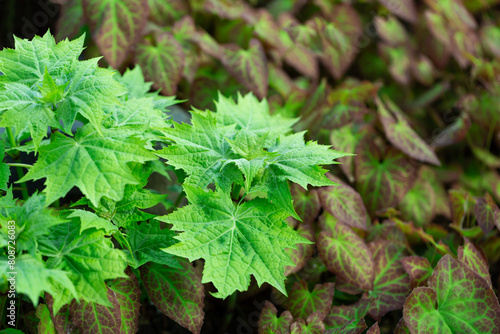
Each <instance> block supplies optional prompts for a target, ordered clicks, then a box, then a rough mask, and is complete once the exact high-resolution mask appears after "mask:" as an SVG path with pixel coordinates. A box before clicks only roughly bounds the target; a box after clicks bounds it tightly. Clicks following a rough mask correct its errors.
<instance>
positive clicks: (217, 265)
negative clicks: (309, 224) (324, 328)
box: [161, 186, 309, 298]
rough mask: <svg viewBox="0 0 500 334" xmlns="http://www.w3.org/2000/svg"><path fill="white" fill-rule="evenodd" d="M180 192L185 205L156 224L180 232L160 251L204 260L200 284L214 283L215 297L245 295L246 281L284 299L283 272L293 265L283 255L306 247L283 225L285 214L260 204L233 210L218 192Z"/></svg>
mask: <svg viewBox="0 0 500 334" xmlns="http://www.w3.org/2000/svg"><path fill="white" fill-rule="evenodd" d="M184 190H185V192H186V195H187V198H188V201H189V203H190V204H189V205H188V206H185V207H183V208H181V209H179V210H177V211H175V212H173V213H172V214H170V215H168V216H164V217H162V218H161V220H162V221H164V222H168V223H170V224H173V230H175V231H182V232H184V233H181V234H180V235H179V236H178V237H177V239H178V240H179V241H180V242H179V243H177V244H175V245H173V246H171V247H169V248H167V249H165V251H167V252H168V253H171V254H174V255H178V256H182V257H187V258H189V260H190V261H194V260H195V259H199V258H204V259H205V269H204V273H203V283H206V282H213V283H214V285H215V287H216V288H217V290H218V292H217V293H215V294H214V295H215V296H217V297H221V298H225V297H227V296H228V295H230V294H231V293H233V292H234V291H235V290H240V291H243V290H245V289H247V288H248V285H249V284H250V275H253V276H254V277H255V278H256V280H257V283H258V284H259V285H261V284H262V283H264V282H268V283H269V284H271V285H273V286H274V287H276V288H277V289H278V290H279V291H280V292H282V293H283V294H286V290H285V286H284V279H285V276H284V274H283V268H284V266H286V265H293V262H292V261H291V260H290V257H289V255H288V254H287V253H286V252H285V249H286V248H293V247H294V246H295V244H297V243H309V241H308V240H307V239H305V238H303V237H301V236H300V235H298V234H297V233H296V232H295V231H293V230H292V229H291V228H290V227H289V226H288V225H287V224H286V222H284V220H285V218H286V217H287V215H286V213H285V212H284V211H283V210H281V209H279V208H278V207H276V206H275V205H273V204H271V203H270V202H269V201H267V200H265V199H254V200H251V201H248V202H245V203H242V204H241V205H237V206H235V205H234V204H233V202H232V200H231V198H230V196H229V194H227V193H224V192H222V191H217V192H207V191H205V190H203V189H199V188H193V187H190V186H185V188H184ZM201 231H203V232H201Z"/></svg>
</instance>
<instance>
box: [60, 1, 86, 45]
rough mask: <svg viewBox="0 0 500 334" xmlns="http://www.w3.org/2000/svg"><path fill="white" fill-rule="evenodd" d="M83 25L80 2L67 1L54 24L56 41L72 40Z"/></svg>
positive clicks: (83, 19)
mask: <svg viewBox="0 0 500 334" xmlns="http://www.w3.org/2000/svg"><path fill="white" fill-rule="evenodd" d="M84 25H85V18H84V17H83V6H82V0H68V1H66V2H65V3H64V4H63V5H62V6H61V9H60V12H59V16H58V18H57V23H56V39H57V40H58V41H61V40H63V39H65V38H74V37H76V36H77V34H78V32H79V31H80V29H82V28H83V26H84Z"/></svg>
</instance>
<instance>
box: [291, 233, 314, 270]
mask: <svg viewBox="0 0 500 334" xmlns="http://www.w3.org/2000/svg"><path fill="white" fill-rule="evenodd" d="M297 232H299V234H300V235H301V236H303V237H304V238H306V239H307V240H309V241H311V242H314V231H313V227H312V226H311V225H306V224H300V225H299V227H298V228H297ZM296 247H297V248H296V249H290V248H288V249H287V253H288V255H290V258H291V259H292V261H293V263H294V264H295V265H294V266H285V276H288V275H290V274H293V273H296V272H298V271H300V270H301V269H302V268H303V267H304V266H305V265H306V263H307V261H309V260H310V259H311V257H312V256H313V255H314V251H315V247H314V245H313V244H298V245H297V246H296Z"/></svg>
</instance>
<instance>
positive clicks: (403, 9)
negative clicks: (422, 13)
mask: <svg viewBox="0 0 500 334" xmlns="http://www.w3.org/2000/svg"><path fill="white" fill-rule="evenodd" d="M379 2H380V3H381V4H382V5H384V7H386V8H387V9H388V10H389V11H390V12H391V13H393V14H394V15H396V16H399V17H400V18H402V19H405V20H406V21H408V22H411V23H416V22H417V19H418V13H417V8H416V7H415V2H414V0H400V1H391V0H379Z"/></svg>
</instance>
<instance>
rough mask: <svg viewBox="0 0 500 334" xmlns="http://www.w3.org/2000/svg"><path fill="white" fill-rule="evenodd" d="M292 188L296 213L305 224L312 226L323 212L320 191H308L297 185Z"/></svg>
mask: <svg viewBox="0 0 500 334" xmlns="http://www.w3.org/2000/svg"><path fill="white" fill-rule="evenodd" d="M290 188H291V189H290V192H291V194H292V197H293V207H294V209H295V212H297V214H298V215H299V217H300V218H301V219H302V222H303V223H304V224H311V223H312V222H313V221H314V220H315V219H316V217H318V214H319V210H321V204H320V200H319V197H318V193H319V191H320V190H316V189H311V190H309V191H306V190H305V189H304V188H302V187H300V186H298V185H296V184H295V183H293V184H292V185H291V187H290Z"/></svg>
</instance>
